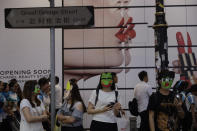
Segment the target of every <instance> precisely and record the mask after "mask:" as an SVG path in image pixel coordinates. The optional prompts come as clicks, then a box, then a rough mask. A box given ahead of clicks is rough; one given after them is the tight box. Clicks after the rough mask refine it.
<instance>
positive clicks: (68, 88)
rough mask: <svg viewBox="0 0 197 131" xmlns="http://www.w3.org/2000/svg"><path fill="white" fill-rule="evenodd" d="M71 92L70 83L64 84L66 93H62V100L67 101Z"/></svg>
mask: <svg viewBox="0 0 197 131" xmlns="http://www.w3.org/2000/svg"><path fill="white" fill-rule="evenodd" d="M71 90H72V85H71V84H70V81H68V82H67V84H66V91H65V93H64V99H69V97H70V92H71Z"/></svg>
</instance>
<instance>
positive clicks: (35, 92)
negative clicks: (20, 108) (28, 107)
mask: <svg viewBox="0 0 197 131" xmlns="http://www.w3.org/2000/svg"><path fill="white" fill-rule="evenodd" d="M34 94H40V87H39V86H38V85H36V86H35V89H34Z"/></svg>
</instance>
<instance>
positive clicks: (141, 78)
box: [138, 71, 148, 81]
mask: <svg viewBox="0 0 197 131" xmlns="http://www.w3.org/2000/svg"><path fill="white" fill-rule="evenodd" d="M147 76H148V74H147V72H146V71H141V72H140V73H139V74H138V77H139V79H140V80H141V81H143V80H144V78H145V77H147Z"/></svg>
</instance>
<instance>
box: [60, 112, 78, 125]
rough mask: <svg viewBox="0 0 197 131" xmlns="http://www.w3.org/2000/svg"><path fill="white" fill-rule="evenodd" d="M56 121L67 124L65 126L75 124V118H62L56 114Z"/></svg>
mask: <svg viewBox="0 0 197 131" xmlns="http://www.w3.org/2000/svg"><path fill="white" fill-rule="evenodd" d="M57 119H58V120H59V121H61V122H62V123H67V124H71V123H73V122H75V118H74V117H72V116H64V115H62V114H58V115H57Z"/></svg>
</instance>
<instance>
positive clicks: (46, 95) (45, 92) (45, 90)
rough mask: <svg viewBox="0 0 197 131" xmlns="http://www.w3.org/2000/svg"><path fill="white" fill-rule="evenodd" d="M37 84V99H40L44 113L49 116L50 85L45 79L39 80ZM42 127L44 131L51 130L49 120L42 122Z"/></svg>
mask: <svg viewBox="0 0 197 131" xmlns="http://www.w3.org/2000/svg"><path fill="white" fill-rule="evenodd" d="M38 84H39V86H40V89H41V91H40V94H39V95H38V99H40V100H41V101H42V102H43V104H44V107H45V110H46V113H47V114H48V115H50V103H51V100H50V84H49V80H48V79H47V78H45V77H43V78H41V79H39V81H38ZM42 124H43V127H44V129H45V130H46V131H50V130H51V126H50V120H48V121H44V122H42Z"/></svg>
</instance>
